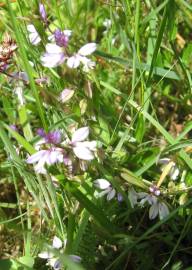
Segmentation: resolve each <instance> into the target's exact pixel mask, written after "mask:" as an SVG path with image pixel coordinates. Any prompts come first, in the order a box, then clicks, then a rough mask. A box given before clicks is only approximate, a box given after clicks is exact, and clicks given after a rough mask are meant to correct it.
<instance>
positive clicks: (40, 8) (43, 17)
mask: <svg viewBox="0 0 192 270" xmlns="http://www.w3.org/2000/svg"><path fill="white" fill-rule="evenodd" d="M39 13H40V15H41V18H42V20H43V21H44V22H47V14H46V11H45V6H44V5H43V4H39Z"/></svg>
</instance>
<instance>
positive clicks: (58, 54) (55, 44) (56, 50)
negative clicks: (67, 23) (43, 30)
mask: <svg viewBox="0 0 192 270" xmlns="http://www.w3.org/2000/svg"><path fill="white" fill-rule="evenodd" d="M39 13H40V16H41V19H42V21H43V22H44V23H45V26H47V24H48V20H47V14H46V11H45V7H44V5H43V4H40V5H39ZM27 30H28V32H29V40H30V42H31V43H32V44H33V45H35V46H37V45H38V44H39V43H40V42H41V37H40V35H39V34H38V32H37V30H36V29H35V26H34V25H33V24H29V25H28V26H27ZM71 35H72V31H71V30H68V29H67V30H64V31H62V30H61V29H58V28H57V29H56V30H55V31H54V32H53V33H51V34H50V36H49V37H48V40H49V41H50V42H49V43H47V44H46V46H45V49H46V51H45V53H44V54H43V55H42V56H41V58H40V60H41V62H42V65H43V66H44V67H49V68H54V67H57V66H59V65H61V64H63V63H64V62H65V61H66V63H67V66H68V67H69V68H77V67H79V66H80V64H82V65H83V70H84V71H85V72H89V71H90V70H91V69H93V68H94V67H95V62H93V61H92V60H90V59H89V58H88V57H87V56H88V55H91V54H92V53H93V52H94V51H95V50H96V47H97V46H96V43H94V42H91V43H87V44H85V45H84V46H82V47H81V48H80V49H79V50H78V51H77V52H76V53H74V54H73V55H69V53H68V50H67V47H68V45H69V40H70V37H71Z"/></svg>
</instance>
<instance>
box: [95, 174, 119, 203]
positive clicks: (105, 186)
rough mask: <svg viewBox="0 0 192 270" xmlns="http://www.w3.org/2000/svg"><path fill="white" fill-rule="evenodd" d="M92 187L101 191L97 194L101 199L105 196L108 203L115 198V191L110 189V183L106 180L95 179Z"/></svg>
mask: <svg viewBox="0 0 192 270" xmlns="http://www.w3.org/2000/svg"><path fill="white" fill-rule="evenodd" d="M93 183H94V185H95V186H96V187H97V188H99V189H101V190H103V191H102V192H100V193H99V197H102V196H104V195H106V194H107V200H108V201H110V200H112V199H113V198H114V197H115V194H116V191H115V189H114V188H113V187H112V185H111V183H110V182H109V181H107V180H106V179H97V180H95V181H94V182H93Z"/></svg>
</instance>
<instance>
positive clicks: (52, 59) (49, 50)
mask: <svg viewBox="0 0 192 270" xmlns="http://www.w3.org/2000/svg"><path fill="white" fill-rule="evenodd" d="M40 59H41V62H42V65H43V66H44V67H49V68H53V67H57V66H59V65H61V64H62V63H63V62H64V61H65V59H66V57H65V53H64V50H63V48H62V47H60V46H58V45H56V44H52V43H48V44H47V45H46V52H45V53H44V54H43V55H42V56H41V58H40Z"/></svg>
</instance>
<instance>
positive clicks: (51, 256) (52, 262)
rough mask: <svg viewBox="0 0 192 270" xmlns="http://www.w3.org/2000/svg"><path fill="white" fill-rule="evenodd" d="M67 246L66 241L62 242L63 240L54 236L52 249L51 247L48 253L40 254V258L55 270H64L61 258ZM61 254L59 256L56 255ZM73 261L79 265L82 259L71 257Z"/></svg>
mask: <svg viewBox="0 0 192 270" xmlns="http://www.w3.org/2000/svg"><path fill="white" fill-rule="evenodd" d="M65 246H66V241H65V242H62V241H61V239H59V238H58V237H57V236H54V238H53V242H52V247H51V248H50V247H49V250H48V251H43V252H41V253H39V254H38V256H39V257H40V258H42V259H46V260H47V264H48V265H49V266H51V267H52V268H53V269H54V270H59V269H61V268H62V264H61V261H60V256H59V255H62V253H63V249H62V248H65ZM56 251H57V252H59V254H58V255H57V254H55V253H56ZM69 257H70V258H71V260H72V261H74V262H76V263H79V262H80V261H81V257H79V256H77V255H69Z"/></svg>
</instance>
